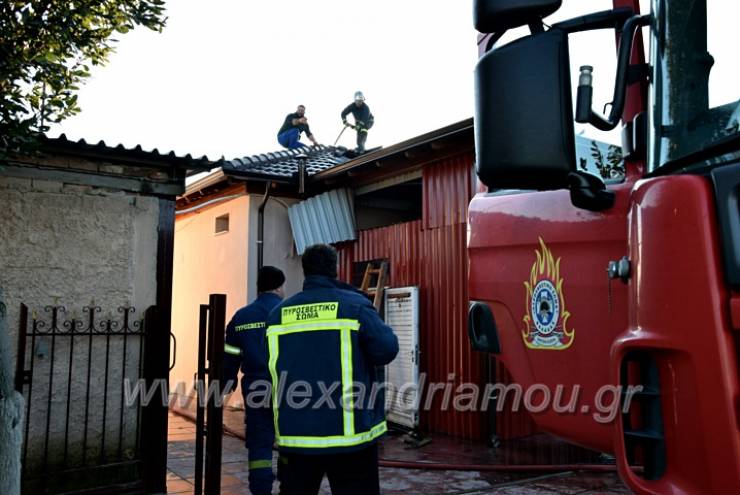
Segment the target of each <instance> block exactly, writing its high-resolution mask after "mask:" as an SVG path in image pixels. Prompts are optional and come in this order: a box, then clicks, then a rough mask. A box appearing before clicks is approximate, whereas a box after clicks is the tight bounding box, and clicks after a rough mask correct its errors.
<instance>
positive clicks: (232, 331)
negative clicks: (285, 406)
mask: <svg viewBox="0 0 740 495" xmlns="http://www.w3.org/2000/svg"><path fill="white" fill-rule="evenodd" d="M284 283H285V275H284V274H283V272H282V271H281V270H279V269H278V268H275V267H273V266H265V267H263V268H261V269H260V271H259V273H258V274H257V293H258V294H257V299H256V300H255V301H254V302H253V303H252V304H250V305H248V306H245V307H243V308H241V309H240V310H239V311H237V312H236V314H234V317H233V318H232V319H231V321H230V322H229V324H228V326H227V327H226V341H225V348H224V351H225V353H224V380H225V381H226V383H227V390H228V391H229V392H231V391H233V390H234V389H235V388H236V384H237V372H238V371H239V368H241V370H242V373H243V376H242V395H243V397H244V408H245V411H246V417H245V423H246V426H247V428H246V439H247V441H246V446H247V449H249V489H250V491H251V492H252V493H253V494H255V495H267V494H270V493H272V484H273V473H272V447H273V443H274V440H275V432H274V429H273V421H272V415H271V412H270V407H269V400H267V401H263V403H262V404H255V403H254V401H250V400H248V390H249V387H250V385H251V384H253V383H256V382H257V381H259V380H268V379H269V374H268V371H267V355H266V346H265V329H266V325H265V322H266V320H267V315H268V314H269V313H270V311H271V310H272V309H273V308H274V307H275V306H277V305H278V304H279V303H280V301H281V300H282V299H283V297H284V296H285V294H284V292H283V284H284ZM267 383H269V382H267Z"/></svg>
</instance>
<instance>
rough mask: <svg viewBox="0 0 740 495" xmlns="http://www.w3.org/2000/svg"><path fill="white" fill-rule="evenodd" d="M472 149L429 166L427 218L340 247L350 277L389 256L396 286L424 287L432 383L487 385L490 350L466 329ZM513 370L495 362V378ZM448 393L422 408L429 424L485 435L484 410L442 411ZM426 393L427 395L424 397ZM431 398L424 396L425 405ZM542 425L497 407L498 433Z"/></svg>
mask: <svg viewBox="0 0 740 495" xmlns="http://www.w3.org/2000/svg"><path fill="white" fill-rule="evenodd" d="M472 167H473V156H472V154H470V153H465V154H461V155H458V156H456V157H452V158H449V159H445V160H441V161H438V162H434V163H430V164H427V165H425V166H424V168H423V180H422V183H423V187H424V190H423V201H424V204H423V217H422V219H421V220H417V221H414V222H408V223H403V224H399V225H393V226H389V227H382V228H378V229H372V230H366V231H362V232H360V233H359V234H358V238H357V240H356V241H355V242H351V243H345V244H343V245H341V246H340V247H339V253H340V277H341V278H342V279H343V280H345V281H347V282H350V281H351V280H352V275H353V273H352V267H353V263H355V262H362V261H369V260H375V259H388V260H390V281H389V285H390V286H392V287H402V286H407V285H416V286H419V288H420V313H421V315H420V316H421V319H420V330H419V343H420V346H421V372H422V373H426V374H427V378H426V383H427V386H428V384H429V383H432V382H435V383H446V382H447V381H448V380H450V381H451V382H452V383H453V386H454V388H457V386H458V385H459V384H461V383H466V382H467V383H475V384H478V385H479V386H481V387H484V386H485V384H486V382H487V377H486V369H487V368H486V360H487V357H486V356H484V355H482V354H480V353H476V352H473V351H472V349H471V346H470V342H469V340H468V335H467V310H468V286H467V273H468V256H467V245H466V242H467V230H466V229H467V226H466V221H467V206H468V203H469V202H470V198H471V197H472V194H473V190H474V185H475V182H474V175H473V171H472ZM510 378H511V377H510V375H508V373H507V372H506V370H505V368H503V366H502V365H501V364H498V362H497V364H496V381H498V382H502V383H509V381H508V380H510ZM442 399H443V397H442V394H441V393H440V394H438V395H437V396H436V400H435V401H434V402H433V403H432V407H431V408H429V410H427V411H422V412H421V427H422V429H425V430H428V431H432V432H437V433H447V434H450V435H454V436H456V437H460V438H466V439H473V440H482V439H483V438H485V436H486V435H487V434H488V433H489V432H488V431H487V425H486V423H487V419H486V416H485V413H482V412H470V411H456V410H455V408H454V407H448V408H447V409H446V410H443V407H441V406H442ZM424 400H426V399H425V398H423V401H424ZM423 405H424V403H423V402H422V406H423ZM534 432H536V428H535V426H534V422H533V421H532V419H531V417H530V416H529V415H528V414H527V413H526V412H524V411H519V412H512V411H504V412H502V413H499V414H497V434H498V435H499V436H501V437H502V438H515V437H521V436H525V435H530V434H532V433H534Z"/></svg>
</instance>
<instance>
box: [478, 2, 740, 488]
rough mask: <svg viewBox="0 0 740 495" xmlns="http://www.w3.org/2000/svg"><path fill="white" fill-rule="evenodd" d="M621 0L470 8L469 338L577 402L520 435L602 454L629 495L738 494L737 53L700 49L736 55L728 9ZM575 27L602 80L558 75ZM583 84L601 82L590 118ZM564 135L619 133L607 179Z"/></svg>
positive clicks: (530, 380)
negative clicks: (607, 64)
mask: <svg viewBox="0 0 740 495" xmlns="http://www.w3.org/2000/svg"><path fill="white" fill-rule="evenodd" d="M571 1H573V0H571ZM567 3H568V0H566V4H567ZM588 3H591V2H588ZM639 3H640V2H638V1H637V0H634V1H633V0H614V1H613V5H612V6H611V7H612V8H611V9H610V10H607V11H602V12H594V13H591V14H588V15H584V16H581V17H578V18H575V19H569V20H564V21H560V22H557V23H553V22H549V21H548V18H549V17H550V16H551V15H552V14H553V13H555V12H556V11H558V10H559V9H561V7H563V6H561V1H560V0H477V1H476V2H475V4H474V12H475V27H476V29H477V30H478V31H479V32H480V33H482V36H481V46H483V49H482V50H481V57H480V59H479V61H478V64H477V67H476V70H475V82H476V113H475V140H476V172H477V175H478V178H479V181H480V183H481V187H480V192H479V193H478V194H477V195H476V196H475V197H474V199H473V200H472V202H471V204H470V210H469V241H468V249H469V256H470V275H469V288H470V297H471V301H472V302H471V306H470V335H471V339H472V341H473V346H474V347H475V348H476V349H477V350H481V351H485V352H494V353H497V354H498V357H499V358H500V359H501V360H502V361H503V362H504V363H505V364H506V366H507V367H508V369H509V370H510V372H511V374H512V376H513V377H514V379H515V381H516V382H517V383H519V384H521V385H522V387H524V389H527V387H538V389H539V390H540V391H541V393H542V395H543V396H546V395H548V394H549V392H548V391H551V392H553V393H554V392H555V391H556V390H557V389H558V387H560V388H561V389H562V388H563V387H565V389H566V392H565V399H564V400H563V402H568V401H569V400H570V398H571V394H572V393H577V399H578V401H577V404H576V407H571V408H570V409H569V410H564V408H562V407H560V408H558V407H549V408H547V409H545V410H541V411H538V412H537V413H535V414H533V417H534V419H535V421H536V423H537V424H538V426H539V427H540V428H542V429H543V430H545V431H548V432H550V433H552V434H555V435H557V436H559V437H562V438H565V439H568V440H570V441H572V442H574V443H577V444H580V445H583V446H586V447H589V448H593V449H597V450H599V451H603V452H609V453H613V455H614V456H615V457H616V461H617V464H618V467H619V472H620V475H621V477H622V478H623V480H624V481H625V482H626V483H627V484H628V485H629V487H630V488H631V489H633V490H635V491H636V492H638V493H661V494H665V493H671V494H679V493H686V494H708V493H713V494H714V493H716V494H725V493H740V421H739V420H740V388H739V386H738V378H739V376H740V372H739V370H740V368H738V364H739V363H738V350H740V102H739V101H737V100H736V98H737V97H738V96H739V95H738V93H739V92H740V89H739V88H740V84H738V73H739V72H740V71H739V70H738V68H737V67H732V65H737V62H738V61H740V57H738V55H737V52H736V51H735V53H734V55H732V54H731V55H730V57H729V58H727V57H725V58H724V59H718V58H716V50H715V49H714V48H713V47H712V43H715V41H713V40H716V39H721V41H722V43H723V44H724V45H729V47H730V50H737V46H738V44H737V27H736V23H737V19H738V18H739V17H737V6H735V4H736V2H731V1H725V0H653V1H652V5H651V8H650V12H642V13H641V12H640V10H639ZM733 13H734V15H735V17H734V18H733V17H731V16H732V15H733ZM731 19H734V23H735V29H734V30H733V29H732V27H733V23H732V20H731ZM714 22H718V23H724V24H723V25H717V26H715V25H713V24H712V23H714ZM548 24H549V25H548ZM521 27H526V28H527V33H526V34H525V35H524V36H522V37H519V38H517V39H515V40H514V41H510V42H508V43H504V42H503V40H505V39H506V38H505V36H504V34H505V33H506V32H507V31H511V30H515V29H519V28H521ZM723 27H725V28H727V29H724V30H723V29H722V28H723ZM592 30H610V32H611V36H616V39H617V40H618V42H617V47H618V49H617V51H616V55H615V53H614V52H604V53H600V54H599V57H613V58H614V57H615V63H616V71H615V72H616V76H615V81H614V82H612V81H606V80H605V78H603V77H602V78H601V79H600V80H599V79H598V74H597V73H596V72H594V70H593V69H592V68H591V67H589V66H586V65H584V66H582V67H580V68H577V69H576V71H577V73H576V74H574V73H573V69H572V68H571V67H570V62H569V57H570V53H571V50H570V49H569V40H570V38H572V37H573V36H574V35H575V34H576V33H583V32H589V31H592ZM643 31H645V32H648V33H649V39H650V42H649V59H648V60H647V61H646V57H645V55H644V49H643V43H642V33H643ZM718 37H719V38H718ZM722 38H723V39H722ZM708 40H709V41H708ZM733 40H734V41H733ZM715 44H716V43H715ZM732 45H734V46H735V48H732ZM717 46H718V45H717ZM726 49H727V46H725V50H726ZM713 50H714V51H713ZM730 53H732V52H731V51H730ZM733 62H734V63H733ZM725 64H726V65H725ZM723 74H724V76H723ZM725 76H727V77H730V78H732V77H734V78H735V80H734V82H733V81H729V80H721V79H723V78H724V77H725ZM575 78H577V81H578V82H577V84H574V82H573V81H574V79H575ZM595 82H598V84H602V85H608V86H609V93H610V94H611V89H612V85H613V99H612V101H611V105H610V108H609V109H608V110H609V113H608V114H604V112H605V111H606V109H604V110H603V111H602V110H601V109H597V110H594V102H593V101H592V100H593V92H594V87H597V88H598V86H595V85H594V83H595ZM574 86H575V88H574ZM572 89H575V91H574V92H571V91H572ZM722 91H724V92H725V96H727V92H728V91H729V92H730V94H732V93H733V92H734V97H733V98H729V99H727V98H725V100H724V101H722V99H721V98H719V99H718V98H717V97H715V96H716V95H715V94H714V93H715V92H716V93H717V94H718V95H719V94H720V93H722ZM575 123H580V124H581V125H583V124H587V125H590V126H592V127H595V128H596V129H599V130H601V131H609V130H612V129H617V128H621V130H622V155H623V159H624V161H623V167H624V168H623V170H624V175H623V176H621V177H616V178H615V177H612V176H606V178H604V177H599V176H596V175H594V174H590V173H588V171H586V170H583V169H582V168H581V167H579V166H578V163H576V162H577V159H576V152H575V139H574V127H575V125H576V124H575ZM604 387H610V389H611V390H616V391H618V392H619V395H618V406H619V411H618V412H619V413H618V414H616V416H614V417H613V418H611V420H609V421H604V420H600V419H599V418H598V417H597V416H596V415H595V414H594V411H596V410H598V409H599V407H600V406H599V400H600V397H601V395H600V394H602V392H603V390H604Z"/></svg>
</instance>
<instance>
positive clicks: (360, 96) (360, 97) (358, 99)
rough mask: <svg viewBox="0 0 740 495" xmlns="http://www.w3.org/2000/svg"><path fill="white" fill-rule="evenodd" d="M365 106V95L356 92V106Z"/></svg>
mask: <svg viewBox="0 0 740 495" xmlns="http://www.w3.org/2000/svg"><path fill="white" fill-rule="evenodd" d="M364 104H365V95H363V94H362V91H356V92H355V105H356V106H358V107H361V106H362V105H364Z"/></svg>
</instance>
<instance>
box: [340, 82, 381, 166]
mask: <svg viewBox="0 0 740 495" xmlns="http://www.w3.org/2000/svg"><path fill="white" fill-rule="evenodd" d="M350 113H351V114H352V116H353V117H354V118H355V123H354V125H350V124H349V123H348V122H347V116H348V115H349V114H350ZM341 115H342V124H344V125H345V127H352V128H353V129H355V130H356V131H357V148H356V151H357V152H358V153H362V152H364V151H365V141H367V131H368V130H369V129H370V128H371V127H372V126H373V123H375V117H373V114H372V113H371V112H370V107H369V106H367V104H366V103H365V95H363V94H362V91H357V92H355V101H353V102H352V103H350V104H349V105H347V107H346V108H345V109H344V110H342V114H341Z"/></svg>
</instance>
